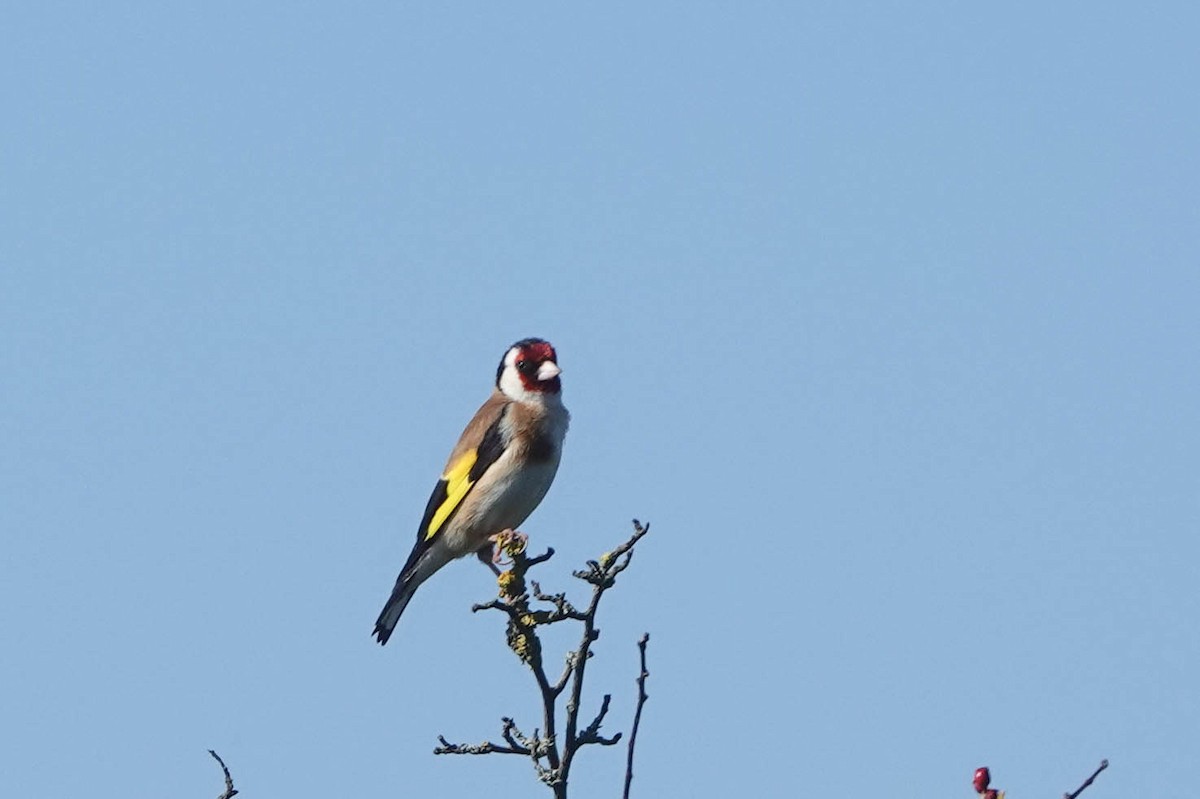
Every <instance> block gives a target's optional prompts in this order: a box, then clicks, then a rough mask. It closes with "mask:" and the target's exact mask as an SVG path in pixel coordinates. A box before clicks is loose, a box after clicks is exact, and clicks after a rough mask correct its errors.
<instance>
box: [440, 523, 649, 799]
mask: <svg viewBox="0 0 1200 799" xmlns="http://www.w3.org/2000/svg"><path fill="white" fill-rule="evenodd" d="M633 526H634V532H633V535H632V536H631V537H630V538H629V539H628V540H627V541H625V542H624V543H623V544H621V545H620V546H618V547H617V548H616V549H614V550H612V551H611V552H608V553H605V554H604V555H602V556H601V557H600V558H599V560H592V561H588V563H587V565H588V568H587V569H585V570H581V571H576V572H573V574H574V575H575V576H576V577H578V578H579V579H581V580H583V581H585V582H587V583H588V584H589V585H591V586H592V596H591V599H590V601H589V603H588V606H587V608H586V610H583V611H581V610H579V608H577V607H576V606H575V605H573V604H572V603H571V602H570V601H569V600H568V599H567V596H566V593H546V592H544V591H543V590H542V587H541V585H540V584H538V583H537V582H536V581H534V580H530V581H529V582H528V585H529V587H530V589H531V591H527V590H526V573H527V572H528V570H529V568H530V567H532V566H536V565H537V564H539V563H544V562H545V561H547V560H549V559H550V557H551V556H552V555H553V554H554V550H553V549H550V550H547V551H546V552H545V553H544V554H542V555H538V556H535V557H532V558H530V557H526V555H525V551H524V538H523V537H518V536H511V537H510V538H508V539H506V540H505V541H504V542H498V546H500V547H501V548H502V549H503V551H504V552H505V553H506V554H507V555H508V556H509V557H511V558H512V563H511V567H510V568H509V570H508V571H505V572H501V573H500V575H499V576H498V577H497V583H498V584H499V588H500V591H499V596H498V597H497V598H496V599H493V600H491V601H489V602H484V603H480V604H476V605H474V606H472V608H471V610H472V612H478V611H481V610H498V611H501V612H502V613H504V614H505V615H506V616H507V617H508V628H507V640H508V646H509V648H510V649H511V650H512V651H513V653H514V654H516V655H517V657H518V658H520V660H521V662H522V663H524V664H525V665H527V666H529V669H530V671H531V672H532V673H533V677H534V680H535V681H536V682H537V686H538V691H539V692H540V693H541V698H542V723H543V727H542V729H543V730H544V732H543V733H542V734H539V732H538V731H537V730H534V733H533V735H532V736H529V737H526V736H524V735H522V734H521V732H520V730H518V729H517V727H516V724H515V723H514V722H513V720H512V719H510V718H505V719H504V727H503V731H502V735H503V739H504V743H502V744H500V743H494V742H492V741H485V742H484V743H481V744H453V743H450V742H449V741H447V740H446V739H445V737H443V736H438V741H439V743H440V745H439V746H438V747H437V748H435V749H434V753H435V754H439V755H443V754H469V755H487V754H515V755H525V756H527V757H529V758H530V759H531V760H532V761H533V766H534V769H535V770H536V771H537V775H538V779H540V780H541V781H542V782H543V783H545V784H546V785H547V786H549V787H550V788H551V789H552V790H553V791H554V796H555V797H556V799H566V796H567V779H568V777H569V776H570V772H571V764H572V762H573V761H574V759H575V754H576V753H577V752H578V751H579V749H580V748H582V747H583V746H586V745H588V744H597V745H600V746H613V745H615V744H617V743H618V742H619V741H620V740H621V738H622V734H621V733H619V732H618V733H616V734H615V735H613V736H611V737H609V736H606V735H601V734H600V728H601V725H602V724H603V723H604V719H605V717H606V716H607V715H608V710H609V706H610V704H611V702H612V697H611V695H608V694H605V695H604V699H603V701H602V702H601V704H600V709H599V711H598V712H597V714H596V716H595V718H593V719H592V721H591V723H590V724H588V725H587V726H586V727H584V728H583V729H582V730H580V728H579V711H580V706H581V700H582V695H583V679H584V671H585V669H586V666H587V662H588V659H589V658H591V656H592V650H591V647H592V644H593V643H595V641H596V639H598V638H599V637H600V630H599V629H598V628H597V627H596V612H597V610H598V608H599V606H600V599H601V597H602V596H603V595H604V592H605V591H607V590H608V589H609V588H611V587H612V586H613V584H614V583H615V581H616V576H617V575H618V574H620V573H621V572H623V571H624V570H625V569H627V568H628V567H629V563H630V561H631V559H632V558H633V546H634V545H635V544H636V543H637V542H638V541H639V540H641V538H642V537H643V536H644V535H646V533H647V532H648V531H649V525H642V524H641V523H640V522H638V521H637V520H636V519H635V520H634V522H633ZM531 595H532V597H533V599H534V600H536V601H538V602H542V603H545V604H546V605H549V606H550V607H549V608H539V609H536V610H535V609H533V608H531V607H530V596H531ZM563 621H576V622H579V623H580V624H581V626H582V627H583V629H582V633H581V636H580V641H579V645H578V647H576V649H574V650H573V651H571V652H569V653H567V656H566V662H565V664H564V667H563V671H562V674H561V675H560V676H559V678H558V680H557V681H555V682H554V683H553V684H552V683H551V682H550V680H549V678H548V677H547V676H546V669H545V665H544V662H543V658H542V644H541V640H540V638H539V636H538V633H537V628H538V627H541V626H545V625H550V624H557V623H559V622H563ZM646 640H647V636H643V637H642V642H641V643H640V644H639V646H640V647H641V649H642V672H643V674H642V676H641V677H640V678H639V690H640V696H639V702H638V708H637V713H636V715H635V717H634V724H635V726H634V730H635V733H636V729H637V726H636V725H637V723H638V721H640V718H641V706H642V704H643V703H644V702H645V691H644V684H645V676H646V675H645V666H646V664H645V641H646ZM568 686H570V689H571V690H570V692H569V694H568V697H567V700H566V705H565V711H566V712H565V726H566V732H565V734H564V735H563V737H562V740H561V742H560V740H559V738H558V736H557V729H558V728H557V710H558V707H557V704H558V698H559V697H560V696H561V695H562V694H563V693H565V692H566V691H567V687H568ZM631 743H632V741H631ZM632 758H633V751H632V746H631V747H630V753H629V761H630V765H629V768H630V769H631V768H632ZM630 778H631V777H630V776H629V774H627V776H626V794H627V795H628V790H629V779H630Z"/></svg>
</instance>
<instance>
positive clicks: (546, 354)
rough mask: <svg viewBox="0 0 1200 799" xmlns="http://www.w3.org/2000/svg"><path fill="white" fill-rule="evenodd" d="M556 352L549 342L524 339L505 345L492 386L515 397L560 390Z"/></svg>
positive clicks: (555, 392) (537, 339)
mask: <svg viewBox="0 0 1200 799" xmlns="http://www.w3.org/2000/svg"><path fill="white" fill-rule="evenodd" d="M561 373H562V370H561V369H559V368H558V354H557V353H555V352H554V347H553V346H551V344H550V342H548V341H544V340H543V339H540V338H527V339H522V340H521V341H518V342H517V343H516V344H514V345H512V346H511V347H509V348H508V352H506V353H505V354H504V359H503V360H502V361H500V368H499V369H497V370H496V385H497V386H499V387H500V390H501V391H503V392H504V393H505V394H508V395H509V396H510V397H513V398H514V399H519V398H520V395H521V394H557V393H559V392H560V391H562V383H561V381H560V380H559V377H558V376H559V374H561Z"/></svg>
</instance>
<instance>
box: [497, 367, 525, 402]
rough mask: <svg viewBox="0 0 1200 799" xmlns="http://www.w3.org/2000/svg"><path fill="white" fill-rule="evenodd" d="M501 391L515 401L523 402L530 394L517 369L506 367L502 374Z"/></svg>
mask: <svg viewBox="0 0 1200 799" xmlns="http://www.w3.org/2000/svg"><path fill="white" fill-rule="evenodd" d="M500 390H501V391H503V392H504V394H505V395H506V396H508V397H511V398H512V399H515V400H523V399H525V397H526V395H527V394H528V392H527V391H526V390H525V386H524V385H522V383H521V376H520V375H519V374H517V370H516V368H515V367H506V368H505V370H504V371H503V372H502V373H501V374H500Z"/></svg>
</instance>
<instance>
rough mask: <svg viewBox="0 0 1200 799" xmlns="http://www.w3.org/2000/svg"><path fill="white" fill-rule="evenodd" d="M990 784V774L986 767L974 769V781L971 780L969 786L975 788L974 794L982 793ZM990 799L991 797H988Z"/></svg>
mask: <svg viewBox="0 0 1200 799" xmlns="http://www.w3.org/2000/svg"><path fill="white" fill-rule="evenodd" d="M991 782H992V773H991V772H990V771H988V769H987V766H980V767H979V768H977V769H975V779H973V780H971V784H972V785H974V786H975V793H983V792H984V791H986V790H987V787H988V785H989V784H991ZM988 799H992V797H988Z"/></svg>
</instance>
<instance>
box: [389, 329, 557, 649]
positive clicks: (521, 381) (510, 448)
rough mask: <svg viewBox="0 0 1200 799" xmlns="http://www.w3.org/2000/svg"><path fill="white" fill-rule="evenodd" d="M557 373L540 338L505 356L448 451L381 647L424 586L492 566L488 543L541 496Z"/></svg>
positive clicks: (550, 468) (392, 601)
mask: <svg viewBox="0 0 1200 799" xmlns="http://www.w3.org/2000/svg"><path fill="white" fill-rule="evenodd" d="M560 372H561V370H560V369H559V368H558V358H557V356H556V354H555V352H554V347H552V346H550V343H549V342H548V341H543V340H542V339H540V338H527V339H523V340H521V341H518V342H517V343H516V344H513V345H512V346H511V347H509V348H508V351H507V352H506V353H504V357H503V358H502V359H501V361H500V366H499V368H497V369H496V388H495V390H493V391H492V395H491V396H490V397H488V400H487V402H485V403H483V406H482V407H480V409H479V410H478V411H476V413H475V417H474V418H473V419H471V421H470V423H469V424H467V429H466V430H464V431H463V434H462V436H460V437H459V439H458V443H457V444H455V445H454V449H453V450H452V451H451V452H450V458H449V460H447V461H446V468H445V470H444V471H443V472H442V477H441V479H440V480H438V483H437V485H436V486H434V489H433V494H432V495H431V496H430V497H429V504H428V505H426V506H425V515H424V517H423V518H422V519H421V526H420V527H419V528H417V543H416V545H415V546H414V547H413V550H412V553H411V554H410V555H409V556H408V561H407V562H405V564H404V568H403V569H401V570H400V576H399V577H397V578H396V587H395V588H393V589H392V595H391V597H389V598H388V601H387V604H386V605H384V606H383V612H382V613H380V614H379V619H378V620H376V622H375V633H374V634H375V637H376V638H377V639H378V640H379V643H380V644H386V643H387V640H388V638H390V637H391V635H392V630H394V629H395V627H396V622H397V621H399V619H400V614H401V613H403V612H404V608H405V607H407V605H408V602H409V600H411V599H412V596H413V593H414V592H415V591H416V590H417V587H418V586H419V585H421V583H423V582H425V581H426V580H428V579H429V577H430V576H431V575H432V574H433V573H434V572H436V571H437V570H438V569H440V568H442V567H443V566H445V565H446V564H447V563H449V562H450V561H452V560H454V559H455V558H461V557H463V556H464V555H469V554H471V553H472V552H474V553H477V554H478V555H479V557H480V559H481V560H483V561H484V562H485V563H488V564H489V565H491V563H492V543H491V539H493V538H494V537H495V536H497V535H498V534H500V533H506V532H512V531H514V530H515V528H516V527H517V526H518V525H520V524H521V523H522V522H523V521H525V519H526V518H527V517H528V516H529V514H530V513H532V512H533V509H534V508H536V507H537V506H538V503H539V502H541V501H542V498H543V497H544V496H546V492H547V491H548V490H549V489H550V483H552V482H553V481H554V474H555V472H557V471H558V462H559V459H560V457H561V456H562V445H563V439H564V437H565V436H566V434H567V424H568V422H569V421H570V414H568V413H567V409H566V408H565V407H563V404H562V396H561V391H562V384H561V382H560V381H559V374H560Z"/></svg>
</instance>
